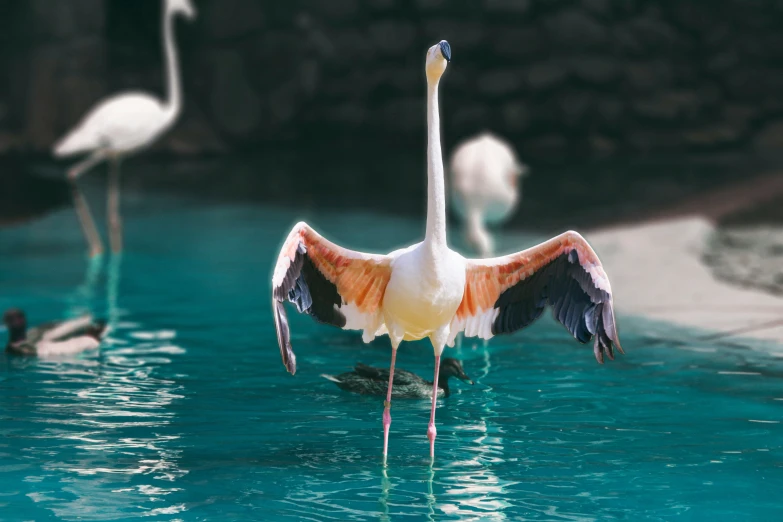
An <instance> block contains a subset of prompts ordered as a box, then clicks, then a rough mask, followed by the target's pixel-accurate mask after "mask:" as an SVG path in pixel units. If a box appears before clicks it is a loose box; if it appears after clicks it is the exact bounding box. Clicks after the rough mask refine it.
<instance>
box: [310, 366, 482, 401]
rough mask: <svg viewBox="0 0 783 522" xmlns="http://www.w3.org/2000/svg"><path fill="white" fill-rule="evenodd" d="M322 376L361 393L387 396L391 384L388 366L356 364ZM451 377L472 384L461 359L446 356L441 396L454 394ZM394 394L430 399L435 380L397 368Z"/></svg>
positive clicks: (399, 397)
mask: <svg viewBox="0 0 783 522" xmlns="http://www.w3.org/2000/svg"><path fill="white" fill-rule="evenodd" d="M321 377H324V378H326V379H329V380H330V381H332V382H334V383H336V384H337V386H338V387H339V388H340V389H343V390H345V391H349V392H353V393H359V394H361V395H381V396H383V395H386V392H387V389H388V385H389V370H388V368H375V367H373V366H367V365H366V364H362V363H359V364H357V365H356V366H355V367H354V370H353V371H352V372H346V373H341V374H340V375H338V376H337V377H335V376H333V375H327V374H322V375H321ZM449 377H456V378H457V379H459V380H461V381H464V382H467V383H469V384H473V381H472V380H470V377H468V376H467V375H466V374H465V371H464V370H463V369H462V363H461V362H459V361H458V360H456V359H451V358H449V357H445V358H443V360H442V361H441V363H440V379H439V380H438V397H448V396H449V395H450V394H451V391H450V390H449ZM391 393H392V398H394V399H431V398H432V381H426V380H424V379H422V378H421V377H419V376H418V375H416V374H415V373H411V372H408V371H405V370H400V369H395V370H394V383H393V386H392V392H391Z"/></svg>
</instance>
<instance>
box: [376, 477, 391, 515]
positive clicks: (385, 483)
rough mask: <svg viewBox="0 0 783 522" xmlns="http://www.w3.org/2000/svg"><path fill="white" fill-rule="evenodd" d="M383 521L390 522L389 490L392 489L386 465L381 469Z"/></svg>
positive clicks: (380, 500)
mask: <svg viewBox="0 0 783 522" xmlns="http://www.w3.org/2000/svg"><path fill="white" fill-rule="evenodd" d="M381 474H382V478H381V498H380V499H379V502H380V503H381V520H383V521H384V522H388V521H389V520H391V519H390V518H389V490H390V489H391V483H390V482H389V474H388V472H387V468H386V465H385V464H384V466H383V467H382V468H381Z"/></svg>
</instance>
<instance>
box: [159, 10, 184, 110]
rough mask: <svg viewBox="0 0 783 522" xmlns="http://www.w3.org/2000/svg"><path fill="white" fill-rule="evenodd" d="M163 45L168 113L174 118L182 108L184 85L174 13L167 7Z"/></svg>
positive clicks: (164, 17) (164, 16)
mask: <svg viewBox="0 0 783 522" xmlns="http://www.w3.org/2000/svg"><path fill="white" fill-rule="evenodd" d="M163 45H164V46H165V48H166V85H167V89H168V92H167V95H168V99H167V100H166V113H167V115H168V116H169V117H170V118H171V119H174V118H176V117H177V115H179V112H180V110H181V109H182V85H180V80H179V60H178V58H177V49H176V47H175V45H174V14H173V12H172V11H171V10H169V9H166V10H165V11H164V13H163Z"/></svg>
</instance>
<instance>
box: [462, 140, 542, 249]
mask: <svg viewBox="0 0 783 522" xmlns="http://www.w3.org/2000/svg"><path fill="white" fill-rule="evenodd" d="M450 167H451V168H450V169H449V172H450V173H451V180H450V181H451V195H452V201H453V202H454V208H455V210H456V211H457V214H458V215H459V216H460V218H461V219H462V220H463V221H466V222H467V223H466V224H467V228H466V229H465V233H466V238H467V240H468V243H470V244H471V245H472V246H473V248H475V249H476V251H477V252H478V253H479V255H480V256H481V257H487V256H490V255H492V253H493V251H494V245H493V241H492V236H491V235H490V233H489V232H488V231H487V229H486V226H485V225H486V224H487V223H489V224H495V223H500V222H502V221H504V220H506V219H507V218H508V217H509V216H510V215H511V213H512V212H513V211H514V209H515V208H516V206H517V202H518V201H519V180H520V178H521V177H522V176H524V175H525V174H526V173H527V167H525V166H524V165H522V164H521V163H520V162H519V161H518V160H517V157H516V155H515V154H514V149H513V148H511V145H509V144H508V143H506V142H505V141H503V140H501V139H500V138H498V137H496V136H494V135H492V134H490V133H488V132H486V133H483V134H480V135H479V136H476V137H474V138H471V139H469V140H466V141H464V142H462V143H461V144H460V145H459V146H458V147H457V149H456V150H455V151H454V154H453V155H452V156H451V166H450Z"/></svg>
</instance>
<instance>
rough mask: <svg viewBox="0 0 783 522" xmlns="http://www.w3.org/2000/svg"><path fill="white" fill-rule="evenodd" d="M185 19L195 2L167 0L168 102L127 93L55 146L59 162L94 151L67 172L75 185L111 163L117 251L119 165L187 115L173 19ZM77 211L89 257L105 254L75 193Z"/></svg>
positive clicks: (111, 221)
mask: <svg viewBox="0 0 783 522" xmlns="http://www.w3.org/2000/svg"><path fill="white" fill-rule="evenodd" d="M177 14H181V15H182V16H184V17H185V18H187V19H188V20H192V19H193V18H194V17H195V16H196V10H195V8H194V7H193V4H192V3H191V1H190V0H165V1H164V4H163V41H164V44H165V52H166V78H167V85H168V99H167V100H165V101H164V100H160V99H158V98H157V97H155V96H152V95H150V94H147V93H144V92H125V93H122V94H118V95H115V96H112V97H111V98H108V99H106V100H103V101H101V102H100V103H99V104H98V105H97V106H95V107H94V108H93V109H92V110H91V111H90V112H89V113H87V115H86V116H85V117H84V118H83V119H82V120H81V122H79V124H78V125H77V126H76V128H75V129H73V130H72V131H71V132H69V133H68V134H67V135H66V136H65V137H63V138H62V139H61V140H60V141H58V142H57V143H56V144H55V146H54V155H55V156H57V157H66V156H72V155H75V154H81V153H85V152H89V153H90V154H89V156H88V157H87V158H86V159H85V160H83V161H81V162H80V163H77V164H76V165H74V166H73V167H72V168H71V169H69V170H68V178H69V179H70V180H71V181H72V182H74V183H75V181H76V179H77V178H78V177H79V176H80V175H82V174H83V173H84V172H86V171H87V170H89V169H90V168H92V167H93V166H95V165H96V164H98V163H100V162H101V161H104V160H107V161H109V163H110V172H109V196H108V221H109V238H110V241H111V248H112V251H114V252H119V251H120V250H122V224H121V221H120V205H119V200H120V186H119V167H120V160H121V159H122V158H123V157H125V156H127V155H129V154H132V153H134V152H136V151H138V150H140V149H143V148H145V147H147V146H149V145H150V144H152V143H153V142H154V141H155V140H156V139H157V138H158V137H160V136H161V135H162V134H163V133H164V132H165V131H166V130H168V129H169V128H170V127H171V126H172V125H173V124H174V122H175V121H176V119H177V117H178V116H179V113H180V112H181V110H182V87H181V85H180V78H179V65H178V60H177V51H176V48H175V47H174V35H173V32H174V27H173V26H174V18H175V16H176V15H177ZM74 196H75V206H76V211H77V213H78V215H79V220H80V222H81V225H82V229H83V231H84V234H85V236H86V238H87V241H88V242H89V244H90V254H91V255H97V254H100V253H102V252H103V245H102V244H101V240H100V237H99V236H98V233H97V230H96V228H95V224H94V223H93V221H92V217H91V216H90V212H89V210H88V208H87V206H86V203H85V201H84V198H82V197H81V195H80V194H79V193H78V190H74Z"/></svg>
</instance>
